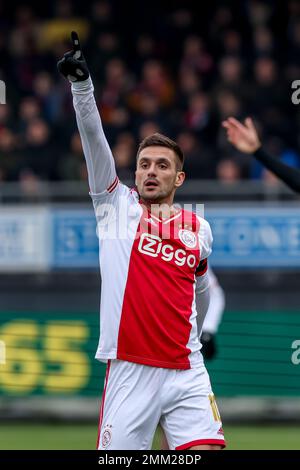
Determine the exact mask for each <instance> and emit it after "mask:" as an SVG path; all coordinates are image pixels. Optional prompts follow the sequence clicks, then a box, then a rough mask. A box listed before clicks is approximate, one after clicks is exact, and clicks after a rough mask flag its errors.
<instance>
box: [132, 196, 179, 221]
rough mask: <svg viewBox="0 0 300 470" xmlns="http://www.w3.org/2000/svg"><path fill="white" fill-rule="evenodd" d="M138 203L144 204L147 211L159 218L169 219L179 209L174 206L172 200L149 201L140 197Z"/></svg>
mask: <svg viewBox="0 0 300 470" xmlns="http://www.w3.org/2000/svg"><path fill="white" fill-rule="evenodd" d="M140 203H141V204H142V205H144V206H145V207H146V208H147V209H148V211H149V213H150V214H151V215H153V216H155V217H157V218H159V219H169V218H170V217H172V216H173V215H175V214H177V213H178V212H179V209H178V208H176V207H174V205H173V200H172V201H170V200H169V201H160V202H158V201H149V200H147V201H146V200H144V199H143V198H141V200H140Z"/></svg>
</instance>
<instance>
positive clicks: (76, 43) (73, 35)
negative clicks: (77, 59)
mask: <svg viewBox="0 0 300 470" xmlns="http://www.w3.org/2000/svg"><path fill="white" fill-rule="evenodd" d="M71 39H72V43H73V49H74V51H75V52H77V51H80V50H81V49H80V42H79V37H78V34H77V33H76V31H72V33H71Z"/></svg>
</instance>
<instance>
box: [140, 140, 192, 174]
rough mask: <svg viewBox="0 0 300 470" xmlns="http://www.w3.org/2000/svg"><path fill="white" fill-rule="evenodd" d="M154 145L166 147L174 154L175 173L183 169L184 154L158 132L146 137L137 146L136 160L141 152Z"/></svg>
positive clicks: (173, 142)
mask: <svg viewBox="0 0 300 470" xmlns="http://www.w3.org/2000/svg"><path fill="white" fill-rule="evenodd" d="M154 145H157V146H161V147H167V148H169V149H171V150H173V151H174V152H175V154H176V157H177V165H176V167H177V171H181V170H182V168H183V164H184V154H183V151H182V150H181V148H180V147H179V145H178V144H177V143H176V142H175V141H174V140H172V139H170V138H169V137H167V136H165V135H163V134H159V133H158V132H155V134H151V135H149V136H148V137H146V138H145V139H144V140H142V142H141V143H140V145H139V148H138V151H137V156H136V158H137V159H138V158H139V155H140V153H141V151H142V150H143V149H144V148H146V147H152V146H154Z"/></svg>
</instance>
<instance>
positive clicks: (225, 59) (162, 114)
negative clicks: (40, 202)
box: [0, 0, 300, 193]
mask: <svg viewBox="0 0 300 470" xmlns="http://www.w3.org/2000/svg"><path fill="white" fill-rule="evenodd" d="M175 3H176V2H175ZM279 3H280V2H279ZM279 3H278V2H270V1H267V2H266V1H263V0H251V1H248V0H247V1H245V2H234V3H233V5H232V7H231V6H230V5H229V3H228V2H225V3H223V2H221V3H218V4H217V5H216V6H214V5H208V6H207V8H203V11H202V13H201V15H199V14H198V12H197V4H196V3H195V2H194V3H193V2H189V3H187V4H186V5H184V6H178V4H177V3H176V4H174V5H173V4H172V2H171V3H170V2H169V4H168V8H165V7H164V4H162V5H161V8H160V15H159V16H158V15H157V11H156V9H154V8H153V6H152V7H151V5H148V4H145V3H144V4H141V3H140V2H137V1H134V2H133V3H132V4H130V5H131V6H129V4H126V2H125V3H124V2H121V1H120V0H115V1H113V2H110V1H109V0H95V1H93V2H87V3H86V4H81V3H80V2H74V1H71V0H55V1H54V2H52V3H45V4H44V5H43V6H42V7H40V8H39V7H35V6H33V4H32V5H30V4H23V5H17V6H16V8H15V9H13V8H9V7H8V6H7V4H5V2H4V3H3V5H2V10H1V20H0V21H1V32H0V79H1V80H5V82H6V85H7V102H8V104H7V105H0V136H1V139H0V179H1V180H2V181H3V180H5V181H6V180H18V179H20V180H22V182H23V183H22V184H24V187H26V191H28V192H29V193H30V192H31V191H32V192H33V193H34V191H35V190H37V189H38V188H39V185H38V184H37V182H38V181H40V180H41V179H43V180H44V179H45V180H56V179H60V180H73V179H75V180H78V179H79V180H81V179H83V178H84V177H85V173H86V168H85V164H84V162H83V156H82V149H81V144H80V142H79V138H78V136H76V132H75V128H76V123H75V117H74V112H73V108H72V102H71V94H70V91H69V84H68V83H66V81H64V80H63V79H62V78H61V77H60V76H59V75H58V73H57V69H56V61H57V59H58V58H59V57H61V56H62V55H63V53H64V52H66V51H67V50H69V49H70V37H69V33H70V31H72V30H77V31H78V33H79V36H80V39H81V41H82V45H83V50H84V54H85V56H86V58H87V61H88V64H89V67H90V70H91V74H92V77H93V80H94V83H95V89H96V101H97V104H98V106H99V111H100V113H101V116H102V119H103V125H104V129H105V132H106V135H107V138H108V140H109V142H110V144H111V145H112V146H113V147H114V149H115V151H116V159H117V166H118V170H119V171H120V173H121V174H122V175H124V178H126V179H127V176H128V177H130V176H131V175H132V174H133V170H134V164H135V162H134V158H133V156H134V155H135V150H133V149H135V148H136V145H137V143H138V142H139V141H140V140H142V139H143V138H144V137H145V136H147V135H149V134H151V133H152V132H157V131H159V132H162V133H165V134H167V135H170V137H172V138H176V136H178V139H180V142H181V143H182V145H183V146H184V147H185V150H186V154H187V161H186V170H187V172H188V173H190V177H192V178H212V177H218V178H221V179H222V180H226V181H227V180H228V181H229V180H235V179H236V178H239V177H241V178H244V177H247V176H248V173H249V177H250V178H260V179H263V178H266V176H265V174H264V173H263V172H262V171H261V169H259V168H256V167H252V166H251V168H250V171H248V170H249V168H248V167H249V165H250V163H249V161H248V160H247V159H246V160H245V159H244V160H243V162H245V164H242V166H241V167H239V166H238V165H236V160H235V157H236V156H235V155H233V154H232V152H231V153H228V152H229V148H228V143H227V141H226V137H225V135H224V132H223V130H222V128H221V125H220V123H221V121H222V120H223V119H224V118H227V117H228V116H230V115H234V116H236V117H237V118H238V119H244V117H246V116H247V115H249V114H251V115H254V117H255V118H256V119H259V121H261V122H262V123H263V128H264V133H265V138H266V140H267V141H269V142H270V141H271V140H272V139H274V136H276V137H277V138H278V139H279V140H280V141H281V149H280V151H278V156H279V158H287V152H290V155H291V154H294V155H296V156H297V158H296V159H295V160H293V164H295V165H297V161H298V160H297V159H298V155H299V153H300V138H299V130H300V119H299V107H297V106H295V105H293V104H292V103H291V99H290V96H291V82H292V81H293V80H298V79H300V4H299V2H298V1H297V0H289V1H288V2H286V3H284V2H283V3H282V2H281V4H280V6H279ZM129 9H130V15H129V16H128V17H127V16H126V15H125V13H126V14H127V13H128V11H129ZM279 20H280V21H279ZM62 124H63V125H62ZM74 132H75V133H74ZM120 135H121V136H123V137H122V139H123V138H124V136H126V135H127V137H129V136H130V139H128V141H126V140H125V142H124V141H123V140H122V139H120ZM129 140H130V142H129ZM283 142H284V144H283ZM271 153H272V151H271ZM273 154H274V152H273ZM289 158H290V157H289ZM298 164H299V163H298ZM267 178H269V177H267Z"/></svg>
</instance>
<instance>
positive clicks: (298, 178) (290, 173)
mask: <svg viewBox="0 0 300 470" xmlns="http://www.w3.org/2000/svg"><path fill="white" fill-rule="evenodd" d="M222 125H223V127H225V129H226V130H227V138H228V140H229V142H231V143H232V144H233V145H234V146H235V147H236V148H237V149H238V150H240V151H241V152H244V153H252V154H253V155H254V157H255V158H256V159H257V160H258V161H259V162H260V163H262V164H263V165H264V166H265V167H266V168H268V170H270V171H272V172H273V173H274V174H275V175H276V176H277V177H278V178H280V179H281V180H282V181H283V182H284V183H286V184H287V185H288V186H289V187H290V188H291V189H293V190H294V191H296V192H297V193H300V171H299V170H297V169H296V168H293V167H291V166H289V165H286V164H285V163H283V162H281V161H280V160H279V159H278V158H275V157H273V156H272V155H269V154H268V153H267V152H265V151H264V150H263V148H262V144H261V142H260V140H259V137H258V134H257V131H256V129H255V126H254V124H253V121H252V119H251V118H249V117H248V118H247V119H245V121H244V124H243V123H241V122H240V121H238V120H237V119H235V118H234V117H229V118H228V119H226V120H225V121H223V123H222Z"/></svg>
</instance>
